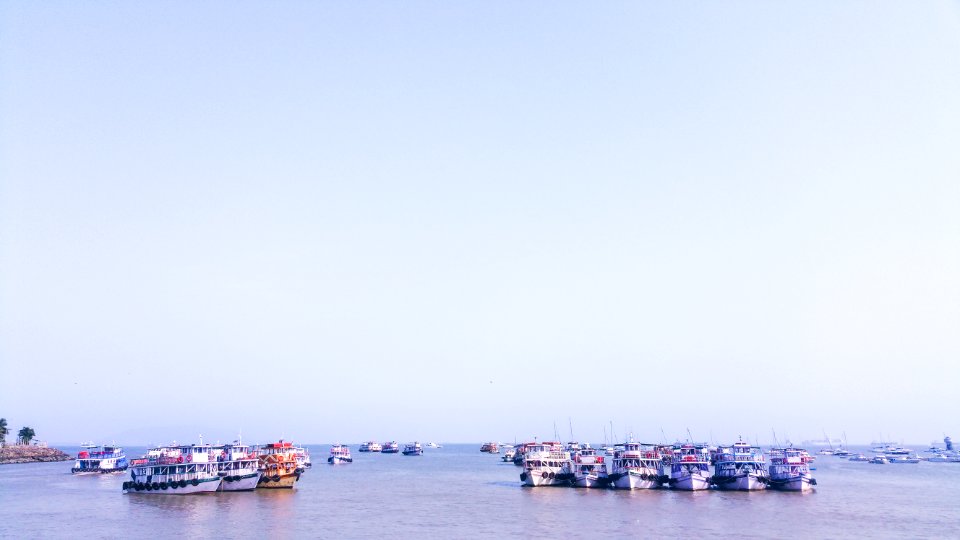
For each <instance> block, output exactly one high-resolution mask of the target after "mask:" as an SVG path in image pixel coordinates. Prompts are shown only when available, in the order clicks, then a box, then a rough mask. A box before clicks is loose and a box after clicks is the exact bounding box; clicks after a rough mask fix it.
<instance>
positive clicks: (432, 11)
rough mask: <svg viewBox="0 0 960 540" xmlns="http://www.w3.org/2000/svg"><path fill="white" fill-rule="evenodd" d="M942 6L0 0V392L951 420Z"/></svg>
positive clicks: (143, 436)
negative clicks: (19, 0)
mask: <svg viewBox="0 0 960 540" xmlns="http://www.w3.org/2000/svg"><path fill="white" fill-rule="evenodd" d="M958 143H960V4H958V3H957V2H935V1H929V2H899V1H891V2H878V1H864V2H826V1H824V2H722V3H719V2H632V1H630V2H622V3H620V2H601V3H594V2H583V3H566V2H559V3H558V2H280V3H272V2H269V3H268V2H262V3H260V2H200V3H197V2H157V3H144V2H106V1H104V2H80V3H78V2H26V1H23V2H14V1H3V2H0V416H4V417H6V418H7V420H8V422H9V423H10V425H11V428H12V429H13V430H14V431H15V430H17V429H19V428H20V427H21V426H22V425H30V426H32V427H34V429H36V431H37V433H38V435H39V437H40V438H42V439H47V440H50V441H53V442H76V441H80V440H82V439H98V440H109V439H116V440H117V442H123V443H127V444H136V443H149V442H158V441H164V440H167V439H170V438H174V437H175V438H177V439H179V440H186V439H189V438H193V437H195V436H196V434H197V433H203V434H204V436H205V437H207V438H210V439H214V438H221V439H226V438H229V437H230V436H231V435H233V434H235V433H236V432H237V431H239V430H241V429H242V430H243V432H244V435H245V437H246V438H249V439H251V440H264V441H265V440H267V439H270V438H276V437H279V436H280V435H281V434H282V435H284V436H286V437H287V438H294V439H296V440H299V441H303V442H321V441H334V440H342V441H358V440H364V439H368V438H376V439H386V438H390V439H399V440H412V439H420V440H438V441H480V440H485V439H501V440H513V439H514V438H515V437H516V438H518V439H525V438H529V437H532V436H534V435H537V436H540V437H551V436H552V435H553V429H554V428H553V425H554V422H555V423H556V425H557V426H558V430H559V431H560V434H561V436H562V437H563V438H566V437H568V428H567V426H568V423H569V422H572V424H573V427H574V432H575V435H576V436H577V437H578V438H580V439H589V440H593V441H599V440H600V439H602V437H603V428H604V426H606V425H609V423H610V422H613V424H614V428H615V430H616V431H617V433H618V435H619V436H620V437H621V438H622V437H623V435H624V434H625V433H626V432H627V431H633V433H634V434H635V435H636V436H637V437H638V438H641V439H654V438H655V439H659V438H660V433H661V431H660V430H661V427H662V428H663V430H664V431H665V432H666V434H667V437H668V438H671V439H672V438H674V437H680V436H682V435H684V434H685V432H686V429H687V428H688V427H689V428H690V430H691V431H692V433H693V434H694V437H695V438H700V439H707V438H709V437H710V436H713V437H714V438H715V439H718V440H729V439H732V438H735V437H736V436H737V435H741V434H742V435H743V436H744V437H749V438H751V439H753V438H754V437H755V436H759V438H760V440H761V441H762V442H765V441H767V440H769V439H770V433H771V429H776V430H777V433H778V435H785V436H788V437H790V438H792V439H794V440H801V439H805V438H814V437H819V436H820V435H821V432H822V430H826V431H827V432H828V433H830V435H832V436H839V435H840V434H841V433H843V432H846V433H847V435H848V437H849V438H850V439H851V441H869V440H871V439H876V438H878V437H880V436H881V435H883V436H885V437H887V438H893V439H897V440H906V441H917V442H928V441H930V440H932V439H936V438H939V437H942V434H943V432H948V433H953V434H954V437H957V436H960V422H958V419H957V415H956V401H957V381H958V380H960V367H958V366H960V362H958V358H960V337H958V336H960V331H958V329H960V150H958Z"/></svg>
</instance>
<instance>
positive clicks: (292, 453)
mask: <svg viewBox="0 0 960 540" xmlns="http://www.w3.org/2000/svg"><path fill="white" fill-rule="evenodd" d="M257 459H259V461H260V464H259V469H260V472H261V473H262V474H261V475H260V482H259V483H258V484H257V487H258V488H267V489H290V488H293V485H294V484H295V483H296V482H297V480H299V479H300V475H301V474H302V473H303V469H301V468H300V467H299V466H298V465H297V452H296V449H295V448H294V446H293V443H289V442H285V441H283V440H280V441H279V442H275V443H270V444H266V445H263V446H261V447H260V449H259V451H258V452H257Z"/></svg>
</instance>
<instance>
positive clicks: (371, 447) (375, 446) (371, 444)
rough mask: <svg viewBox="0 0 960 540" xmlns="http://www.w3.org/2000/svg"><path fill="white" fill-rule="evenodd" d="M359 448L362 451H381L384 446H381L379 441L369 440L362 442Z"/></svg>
mask: <svg viewBox="0 0 960 540" xmlns="http://www.w3.org/2000/svg"><path fill="white" fill-rule="evenodd" d="M358 450H360V451H361V452H380V451H382V450H383V446H381V445H380V443H378V442H377V441H367V442H365V443H363V444H361V445H360V448H358Z"/></svg>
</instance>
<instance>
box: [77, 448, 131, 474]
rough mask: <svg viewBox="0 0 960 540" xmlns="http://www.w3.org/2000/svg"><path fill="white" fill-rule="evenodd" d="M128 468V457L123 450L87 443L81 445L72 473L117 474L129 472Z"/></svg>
mask: <svg viewBox="0 0 960 540" xmlns="http://www.w3.org/2000/svg"><path fill="white" fill-rule="evenodd" d="M128 466H129V463H128V462H127V455H126V454H124V453H123V448H120V447H119V446H113V445H111V446H98V445H96V444H93V443H86V444H82V445H80V452H78V453H77V461H76V462H75V463H74V464H73V468H72V469H70V472H72V473H73V474H100V473H115V472H123V471H125V470H127V467H128Z"/></svg>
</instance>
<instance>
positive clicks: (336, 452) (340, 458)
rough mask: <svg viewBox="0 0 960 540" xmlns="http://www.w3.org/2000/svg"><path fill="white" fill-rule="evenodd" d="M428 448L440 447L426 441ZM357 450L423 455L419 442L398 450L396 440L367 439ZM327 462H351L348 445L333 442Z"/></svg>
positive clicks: (337, 463) (333, 463)
mask: <svg viewBox="0 0 960 540" xmlns="http://www.w3.org/2000/svg"><path fill="white" fill-rule="evenodd" d="M427 447H428V448H440V446H439V445H437V444H435V443H428V444H427ZM359 450H360V451H361V452H373V453H378V454H401V453H402V454H403V455H405V456H422V455H423V445H422V444H420V443H419V442H416V441H415V442H412V443H407V444H405V445H403V450H400V445H399V444H397V441H390V442H385V443H383V444H380V443H378V442H377V441H367V442H365V443H363V444H361V445H360V448H359ZM327 463H330V464H331V465H339V464H341V463H353V456H352V455H351V453H350V447H349V446H347V445H345V444H339V443H337V444H335V445H333V446H331V447H330V457H329V458H327Z"/></svg>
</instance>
